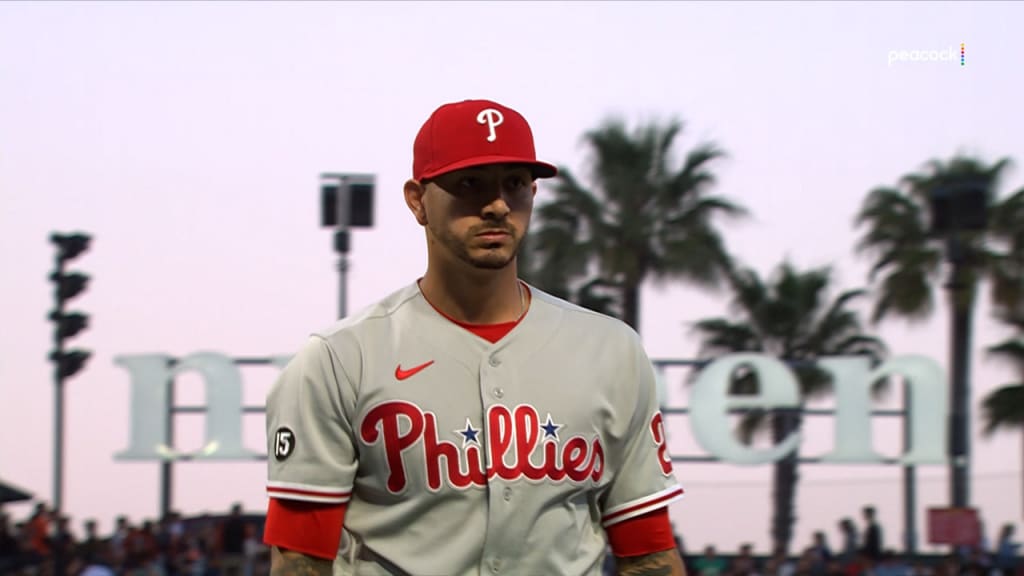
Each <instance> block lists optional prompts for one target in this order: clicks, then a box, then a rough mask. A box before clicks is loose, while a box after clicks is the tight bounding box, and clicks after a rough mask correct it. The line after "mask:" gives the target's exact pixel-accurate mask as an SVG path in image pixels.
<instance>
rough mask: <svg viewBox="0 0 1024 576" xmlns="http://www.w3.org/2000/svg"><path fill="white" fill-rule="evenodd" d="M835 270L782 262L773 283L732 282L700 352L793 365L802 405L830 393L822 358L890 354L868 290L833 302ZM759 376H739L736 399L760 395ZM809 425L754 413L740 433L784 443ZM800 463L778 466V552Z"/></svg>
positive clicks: (795, 414) (789, 528)
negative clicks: (754, 355) (869, 316)
mask: <svg viewBox="0 0 1024 576" xmlns="http://www.w3.org/2000/svg"><path fill="white" fill-rule="evenodd" d="M832 283H833V280H832V272H831V269H830V268H829V267H824V268H818V269H812V270H808V271H799V270H796V269H795V268H794V267H793V266H792V265H791V264H789V263H788V262H784V263H783V264H781V265H780V266H779V267H778V268H777V269H776V271H775V272H774V274H773V277H772V279H771V280H770V282H769V283H767V284H766V283H765V282H764V281H762V279H761V278H760V277H758V275H757V274H756V273H755V272H753V271H750V270H743V271H739V272H737V273H736V274H735V275H734V277H733V291H734V293H735V294H734V298H733V302H732V310H731V313H730V315H729V317H726V318H708V319H704V320H700V321H699V322H697V323H696V324H695V330H696V332H697V334H698V335H699V337H700V339H701V351H700V354H701V356H702V357H703V358H711V357H714V356H718V355H721V354H726V353H733V352H760V353H765V354H770V355H772V356H775V357H778V358H781V359H784V360H786V361H789V362H790V363H791V364H792V366H793V370H794V372H795V374H796V376H797V381H798V382H799V384H800V393H801V398H802V402H803V401H807V400H810V399H814V398H817V397H821V396H823V395H825V394H828V393H829V392H831V390H832V387H831V381H830V378H829V376H828V374H827V373H826V372H825V371H823V370H821V369H820V368H818V367H817V366H816V365H815V364H814V360H816V359H818V358H820V357H823V356H838V355H854V354H857V355H869V356H870V357H872V358H873V359H875V360H878V359H880V358H881V357H882V355H884V353H885V346H884V345H883V343H882V342H881V340H879V339H877V338H875V337H873V336H869V335H867V334H865V333H864V331H863V328H862V322H861V320H860V318H859V316H858V314H857V312H856V311H855V310H853V309H852V308H851V306H852V305H853V304H854V302H855V301H856V300H857V299H859V298H861V297H862V296H864V294H865V293H864V291H862V290H847V291H845V292H842V293H841V294H839V295H838V296H836V297H835V298H834V299H832V300H829V293H830V291H831V288H832ZM757 386H758V384H757V380H756V376H755V375H754V374H752V373H751V372H749V371H748V372H742V371H739V372H737V374H735V375H734V380H733V381H732V383H731V384H730V387H731V389H730V393H732V394H751V393H755V392H756V391H757ZM802 422H803V415H802V411H801V410H786V411H782V410H778V411H771V412H764V411H752V412H748V413H746V414H745V415H744V416H743V418H741V420H740V425H739V430H738V434H739V437H740V439H741V440H742V441H744V442H747V443H749V442H751V441H752V440H753V438H754V437H755V435H756V434H757V433H758V432H770V433H771V435H772V439H773V441H774V442H776V443H777V442H780V441H782V440H783V439H784V438H786V437H787V436H788V435H789V434H790V433H791V432H793V431H795V430H799V429H800V427H801V425H802ZM798 465H799V459H798V454H797V453H796V451H794V452H793V453H792V454H790V455H788V456H787V457H786V458H784V459H782V460H780V461H778V462H777V463H776V464H775V471H774V477H773V506H774V511H773V517H772V523H771V534H772V540H773V543H774V549H773V550H774V551H781V552H787V551H788V549H789V544H790V541H791V539H792V534H793V522H794V521H795V507H796V486H797V481H798V480H799V474H798Z"/></svg>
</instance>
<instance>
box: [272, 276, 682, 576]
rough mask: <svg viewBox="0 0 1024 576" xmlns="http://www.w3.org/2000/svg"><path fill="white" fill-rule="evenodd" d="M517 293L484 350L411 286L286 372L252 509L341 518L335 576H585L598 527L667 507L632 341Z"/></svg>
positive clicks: (653, 420)
mask: <svg viewBox="0 0 1024 576" xmlns="http://www.w3.org/2000/svg"><path fill="white" fill-rule="evenodd" d="M531 290H532V294H533V300H532V303H531V306H530V309H529V311H528V313H527V314H526V316H525V317H524V318H523V319H522V320H521V321H520V323H519V324H518V325H517V326H516V327H515V328H514V329H513V330H512V331H511V332H509V333H508V334H507V335H506V336H505V337H504V338H502V339H501V340H499V341H498V342H497V343H495V344H491V343H490V342H488V341H487V340H484V339H483V338H480V337H478V336H476V335H475V334H473V333H471V332H470V331H468V330H466V329H465V328H463V327H461V326H459V325H457V324H455V323H453V322H451V321H450V320H448V319H447V318H445V317H444V316H443V315H441V314H440V313H438V312H437V311H436V310H435V309H434V308H433V307H432V306H431V305H430V303H429V302H427V301H426V300H425V299H424V297H423V295H422V294H421V293H420V291H419V287H418V286H417V285H416V284H415V283H414V284H412V285H410V286H408V287H406V288H404V289H402V290H400V291H398V292H396V293H394V294H392V295H390V296H389V297H387V298H385V299H384V300H382V301H381V302H379V303H378V304H376V305H374V306H372V307H370V308H369V309H367V310H364V311H362V312H361V313H359V314H358V315H356V316H353V317H350V318H347V319H344V320H342V321H340V322H339V323H337V324H335V325H334V326H333V327H332V328H331V329H329V330H327V331H324V332H322V333H319V334H315V335H313V336H312V337H311V338H310V340H309V341H308V343H307V344H306V345H305V346H304V347H303V348H302V349H301V350H300V351H299V353H298V354H297V355H296V356H295V357H294V358H293V359H292V360H291V362H290V363H289V364H288V366H287V367H286V368H285V369H284V371H283V372H282V374H281V376H280V378H279V380H278V381H277V382H276V384H275V385H274V387H273V388H272V390H271V392H270V394H269V396H268V399H267V432H268V433H267V437H268V449H269V453H270V458H269V460H268V461H269V481H268V495H269V496H270V497H273V498H284V499H295V500H306V501H313V502H347V503H348V504H347V512H346V515H345V531H344V536H343V538H342V542H341V543H340V547H339V554H338V558H337V560H336V561H335V573H336V574H346V575H349V574H358V575H359V576H366V575H378V574H417V575H423V574H427V575H445V576H458V575H463V574H477V575H478V574H522V575H537V574H545V575H550V574H573V575H575V574H580V575H587V574H600V567H601V562H602V560H603V558H604V553H605V550H606V549H607V538H606V535H605V532H604V527H607V526H609V525H611V524H614V523H616V522H621V521H623V520H627V519H629V518H632V517H635V516H638V515H640V514H644V513H647V512H650V511H653V510H656V509H658V508H661V507H663V506H666V505H668V504H669V503H670V502H672V501H674V500H676V499H677V498H680V497H681V496H682V494H683V490H682V488H680V486H679V485H678V483H677V482H676V480H675V477H674V476H673V472H672V465H671V461H670V459H669V455H668V451H667V447H666V443H665V434H664V427H663V425H662V417H661V414H660V412H659V410H658V403H657V400H656V394H655V383H654V372H653V368H652V365H651V363H650V361H649V359H648V358H647V356H646V354H645V353H644V350H643V347H642V345H641V343H640V340H639V337H638V336H637V334H636V333H635V332H634V331H633V330H631V329H630V328H629V327H628V326H627V325H625V324H624V323H622V322H620V321H618V320H615V319H612V318H609V317H607V316H603V315H600V314H597V313H594V312H592V311H588V310H585V309H583V308H580V307H577V306H575V305H573V304H570V303H568V302H565V301H563V300H560V299H558V298H555V297H553V296H551V295H549V294H546V293H544V292H542V291H540V290H537V289H535V288H531Z"/></svg>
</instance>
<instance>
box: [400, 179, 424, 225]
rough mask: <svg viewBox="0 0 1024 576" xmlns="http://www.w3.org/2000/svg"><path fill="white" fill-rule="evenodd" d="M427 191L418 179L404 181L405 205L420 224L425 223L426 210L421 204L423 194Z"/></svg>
mask: <svg viewBox="0 0 1024 576" xmlns="http://www.w3.org/2000/svg"><path fill="white" fill-rule="evenodd" d="M426 192H427V185H426V184H423V183H422V182H420V181H419V180H411V179H410V180H406V182H405V205H406V206H408V207H409V211H410V212H412V215H413V216H415V217H416V221H417V222H419V223H420V226H426V225H427V210H426V208H425V207H424V206H423V195H424V194H426Z"/></svg>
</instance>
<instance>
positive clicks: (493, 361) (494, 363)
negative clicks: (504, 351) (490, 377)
mask: <svg viewBox="0 0 1024 576" xmlns="http://www.w3.org/2000/svg"><path fill="white" fill-rule="evenodd" d="M487 363H488V364H490V365H491V366H494V367H495V368H497V367H498V366H501V359H500V358H498V357H497V356H491V358H490V360H488V361H487Z"/></svg>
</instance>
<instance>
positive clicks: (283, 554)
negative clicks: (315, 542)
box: [270, 546, 333, 576]
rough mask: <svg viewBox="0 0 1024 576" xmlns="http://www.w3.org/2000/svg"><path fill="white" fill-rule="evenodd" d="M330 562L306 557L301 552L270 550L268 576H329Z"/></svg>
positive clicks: (274, 548) (331, 563)
mask: <svg viewBox="0 0 1024 576" xmlns="http://www.w3.org/2000/svg"><path fill="white" fill-rule="evenodd" d="M332 566H333V562H332V561H331V560H324V559H323V558H316V557H314V556H307V555H306V554H303V553H301V552H292V551H291V550H282V549H281V548H278V547H277V546H274V547H272V548H271V549H270V576H331V567H332Z"/></svg>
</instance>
